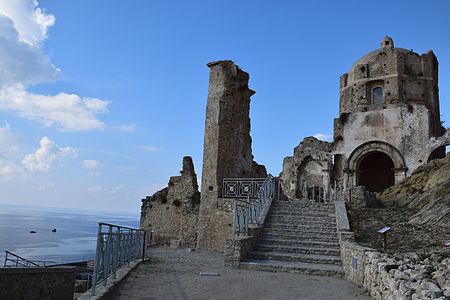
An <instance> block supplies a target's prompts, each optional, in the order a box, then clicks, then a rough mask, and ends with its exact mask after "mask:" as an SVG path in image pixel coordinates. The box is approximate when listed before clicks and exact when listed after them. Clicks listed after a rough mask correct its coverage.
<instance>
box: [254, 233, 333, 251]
mask: <svg viewBox="0 0 450 300" xmlns="http://www.w3.org/2000/svg"><path fill="white" fill-rule="evenodd" d="M336 240H337V239H336ZM257 242H258V243H260V244H264V245H277V246H279V245H281V246H298V247H315V248H335V249H339V243H338V242H337V241H334V242H329V241H317V240H315V239H309V240H305V239H301V240H300V239H283V238H278V237H277V238H270V237H266V236H261V237H260V238H259V239H258V241H257Z"/></svg>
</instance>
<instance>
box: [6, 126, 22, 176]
mask: <svg viewBox="0 0 450 300" xmlns="http://www.w3.org/2000/svg"><path fill="white" fill-rule="evenodd" d="M18 155H19V135H18V134H16V133H13V132H12V131H11V126H10V125H9V124H8V123H7V122H5V125H4V126H3V127H0V180H1V181H7V180H9V179H11V178H14V177H19V176H21V175H22V174H23V170H22V167H21V166H19V165H18V164H17V163H16V162H15V161H14V159H15V158H16V157H17V156H18Z"/></svg>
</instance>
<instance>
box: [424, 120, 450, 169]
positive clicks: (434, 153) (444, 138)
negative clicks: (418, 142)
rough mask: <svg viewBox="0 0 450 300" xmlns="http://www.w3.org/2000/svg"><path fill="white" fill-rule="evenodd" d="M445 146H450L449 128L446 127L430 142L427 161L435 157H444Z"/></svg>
mask: <svg viewBox="0 0 450 300" xmlns="http://www.w3.org/2000/svg"><path fill="white" fill-rule="evenodd" d="M447 146H450V128H447V130H446V131H445V132H444V134H443V135H441V136H440V137H438V138H437V139H435V141H434V143H432V146H431V147H430V153H429V154H428V159H427V161H428V162H429V161H431V160H433V159H436V158H444V157H445V155H446V153H445V148H446V147H447Z"/></svg>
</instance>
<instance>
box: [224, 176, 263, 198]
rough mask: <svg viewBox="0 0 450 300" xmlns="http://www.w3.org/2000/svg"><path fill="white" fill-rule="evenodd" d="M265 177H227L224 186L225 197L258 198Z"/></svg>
mask: <svg viewBox="0 0 450 300" xmlns="http://www.w3.org/2000/svg"><path fill="white" fill-rule="evenodd" d="M264 182H265V178H225V179H224V180H223V186H222V197H223V198H245V199H247V198H257V197H258V193H259V190H260V189H261V187H262V185H263V184H264Z"/></svg>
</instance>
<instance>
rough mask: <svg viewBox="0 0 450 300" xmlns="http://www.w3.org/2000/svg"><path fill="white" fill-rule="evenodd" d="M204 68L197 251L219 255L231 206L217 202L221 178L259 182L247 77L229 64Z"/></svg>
mask: <svg viewBox="0 0 450 300" xmlns="http://www.w3.org/2000/svg"><path fill="white" fill-rule="evenodd" d="M208 67H209V68H210V74H209V87H208V100H207V105H206V120H205V140H204V146H203V172H202V185H201V202H200V214H199V224H198V225H199V226H198V227H199V241H198V246H199V247H200V248H205V249H213V250H218V251H223V249H224V242H225V239H226V238H229V237H230V235H231V223H232V215H231V202H230V201H227V200H225V199H222V198H221V193H222V183H223V179H224V178H264V177H265V176H266V169H265V167H264V166H261V165H258V164H257V163H255V162H254V161H253V155H252V146H251V144H252V139H251V137H250V117H249V110H250V97H251V96H252V95H253V94H254V93H255V92H254V91H252V90H251V89H249V87H248V80H249V75H248V74H247V73H246V72H244V71H243V70H241V69H240V68H239V67H238V66H237V65H235V64H234V63H233V62H232V61H229V60H225V61H217V62H211V63H209V64H208Z"/></svg>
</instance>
